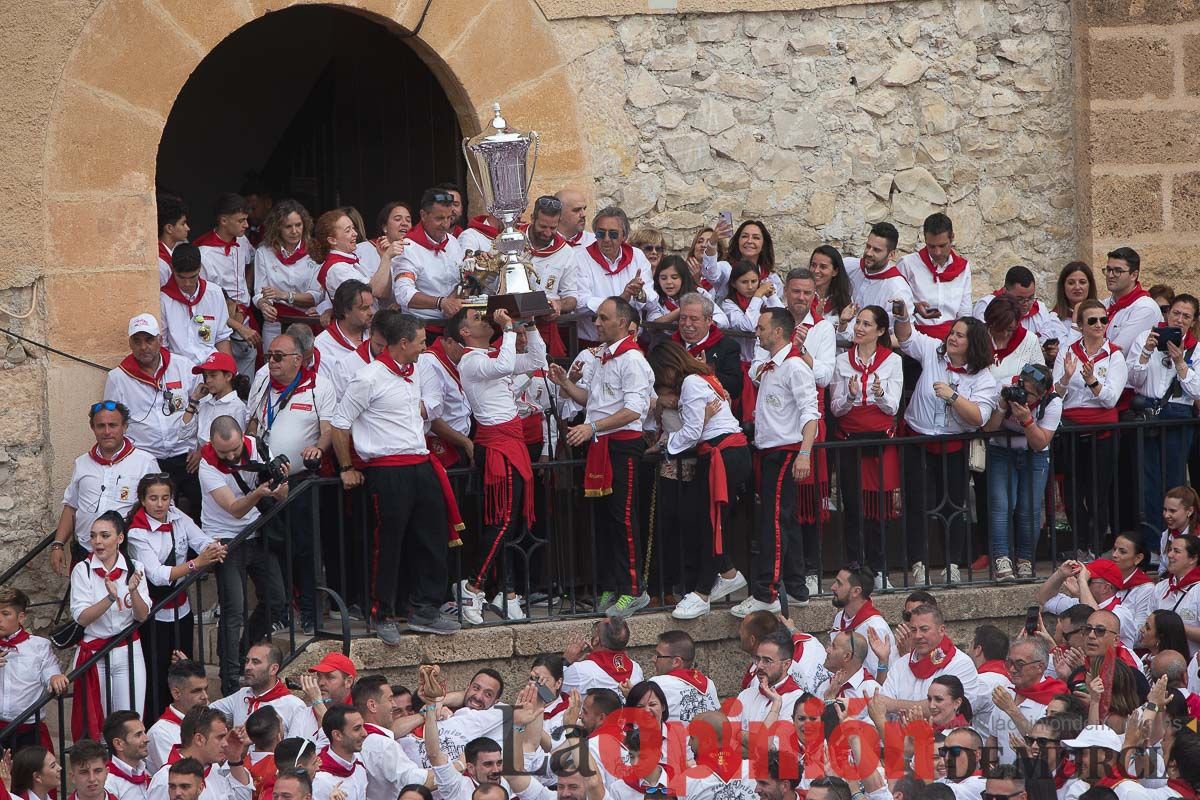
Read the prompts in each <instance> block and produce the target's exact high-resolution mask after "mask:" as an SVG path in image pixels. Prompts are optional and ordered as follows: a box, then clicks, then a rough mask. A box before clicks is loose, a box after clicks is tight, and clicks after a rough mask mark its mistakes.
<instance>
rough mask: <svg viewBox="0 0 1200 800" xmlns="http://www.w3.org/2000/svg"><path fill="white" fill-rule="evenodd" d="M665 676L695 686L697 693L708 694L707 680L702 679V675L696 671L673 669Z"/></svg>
mask: <svg viewBox="0 0 1200 800" xmlns="http://www.w3.org/2000/svg"><path fill="white" fill-rule="evenodd" d="M667 674H668V675H670V676H671V677H672V678H679V680H681V681H684V682H686V683H689V684H691V685H692V686H695V687H696V690H697V691H699V692H702V693H707V692H708V678H706V677H704V673H703V672H701V671H700V670H698V669H673V670H671V671H670V672H668V673H667Z"/></svg>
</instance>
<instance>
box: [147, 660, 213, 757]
mask: <svg viewBox="0 0 1200 800" xmlns="http://www.w3.org/2000/svg"><path fill="white" fill-rule="evenodd" d="M167 689H168V690H169V691H170V693H171V703H170V705H168V706H167V708H166V710H164V711H163V712H162V716H160V717H159V718H158V722H155V723H154V724H153V725H152V726H150V730H149V731H147V732H146V734H147V736H148V737H149V746H148V750H147V753H146V769H147V770H148V771H149V772H150V773H151V774H153V773H155V772H158V770H159V768H160V767H162V765H163V764H165V763H167V757H168V756H169V755H170V753H171V748H173V747H175V746H176V745H178V744H179V723H180V722H182V721H183V718H184V717H185V716H186V715H187V713H188V712H189V711H191V710H192V709H193V708H196V707H198V706H206V705H208V674H207V673H206V672H205V670H204V665H203V664H201V663H200V662H198V661H192V660H190V659H184V660H181V661H176V662H174V663H172V664H171V666H170V668H169V669H168V670H167Z"/></svg>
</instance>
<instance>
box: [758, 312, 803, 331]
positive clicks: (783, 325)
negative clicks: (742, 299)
mask: <svg viewBox="0 0 1200 800" xmlns="http://www.w3.org/2000/svg"><path fill="white" fill-rule="evenodd" d="M763 317H766V318H767V324H768V325H770V326H771V327H772V328H777V329H779V330H785V331H790V330H791V329H792V328H794V327H796V318H795V317H793V316H792V312H790V311H788V310H787V309H786V308H780V307H778V306H774V307H772V308H764V309H763V310H762V313H761V314H760V315H759V319H762V318H763Z"/></svg>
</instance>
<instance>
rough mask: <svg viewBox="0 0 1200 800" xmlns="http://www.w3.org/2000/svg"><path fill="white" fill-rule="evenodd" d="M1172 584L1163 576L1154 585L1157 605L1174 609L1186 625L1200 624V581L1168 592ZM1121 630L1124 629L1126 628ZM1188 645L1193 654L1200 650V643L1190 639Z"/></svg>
mask: <svg viewBox="0 0 1200 800" xmlns="http://www.w3.org/2000/svg"><path fill="white" fill-rule="evenodd" d="M1170 584H1171V581H1170V579H1169V578H1163V579H1162V580H1161V581H1159V582H1158V583H1156V584H1155V585H1154V598H1155V602H1156V606H1155V607H1156V608H1159V609H1165V610H1167V611H1174V612H1175V613H1176V614H1178V615H1179V616H1180V617H1182V618H1183V624H1184V625H1191V626H1193V627H1195V626H1198V625H1200V583H1193V584H1192V585H1191V586H1189V587H1187V588H1186V589H1182V590H1180V591H1178V592H1172V593H1168V592H1170ZM1121 630H1122V631H1124V628H1122V629H1121ZM1188 647H1189V648H1190V650H1191V654H1192V655H1193V656H1194V655H1196V652H1197V651H1200V643H1197V642H1193V641H1191V640H1188Z"/></svg>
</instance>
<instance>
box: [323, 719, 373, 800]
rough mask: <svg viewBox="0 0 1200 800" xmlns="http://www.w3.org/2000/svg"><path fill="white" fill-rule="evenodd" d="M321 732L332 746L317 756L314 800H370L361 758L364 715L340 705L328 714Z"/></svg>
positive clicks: (325, 748)
mask: <svg viewBox="0 0 1200 800" xmlns="http://www.w3.org/2000/svg"><path fill="white" fill-rule="evenodd" d="M321 731H322V732H323V733H324V734H325V739H326V740H327V741H328V742H329V744H328V746H326V747H324V748H322V749H321V751H320V752H319V753H318V754H317V760H318V763H319V766H318V767H317V774H316V775H315V776H313V798H314V800H334V798H335V797H340V798H342V800H367V770H366V768H365V767H363V763H362V761H360V760H359V758H358V754H359V753H360V752H362V747H363V742H364V741H365V740H366V738H367V729H366V726H365V725H364V724H363V718H362V714H360V713H358V710H357V709H355V708H354V706H348V705H345V704H344V703H337V704H335V705H333V706H331V707H330V708H329V710H328V711H326V712H325V719H324V721H323V722H322V723H321Z"/></svg>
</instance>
